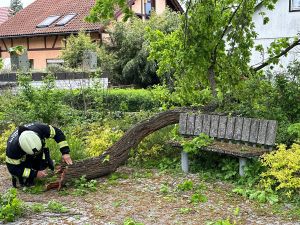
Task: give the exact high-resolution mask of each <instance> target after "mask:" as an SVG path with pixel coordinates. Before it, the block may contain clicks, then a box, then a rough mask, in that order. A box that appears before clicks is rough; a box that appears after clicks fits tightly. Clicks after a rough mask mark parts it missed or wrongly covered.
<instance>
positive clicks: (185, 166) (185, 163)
mask: <svg viewBox="0 0 300 225" xmlns="http://www.w3.org/2000/svg"><path fill="white" fill-rule="evenodd" d="M181 169H182V171H183V172H184V173H188V172H189V156H188V153H186V152H185V151H182V152H181Z"/></svg>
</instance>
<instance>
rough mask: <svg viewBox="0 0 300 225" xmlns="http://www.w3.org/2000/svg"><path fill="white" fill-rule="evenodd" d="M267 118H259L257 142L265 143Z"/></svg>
mask: <svg viewBox="0 0 300 225" xmlns="http://www.w3.org/2000/svg"><path fill="white" fill-rule="evenodd" d="M268 122H269V121H268V120H261V121H260V123H259V130H258V138H257V143H258V144H262V145H264V144H266V136H267V129H268Z"/></svg>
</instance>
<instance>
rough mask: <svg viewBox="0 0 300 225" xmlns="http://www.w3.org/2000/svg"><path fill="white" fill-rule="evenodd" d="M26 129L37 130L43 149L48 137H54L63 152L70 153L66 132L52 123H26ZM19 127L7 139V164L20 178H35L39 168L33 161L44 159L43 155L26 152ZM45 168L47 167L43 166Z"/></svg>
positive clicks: (11, 171) (10, 170) (12, 172)
mask: <svg viewBox="0 0 300 225" xmlns="http://www.w3.org/2000/svg"><path fill="white" fill-rule="evenodd" d="M24 129H26V130H31V131H34V132H36V133H37V134H38V135H39V137H40V138H41V140H42V145H43V146H42V149H43V148H44V146H45V139H46V138H53V139H54V140H55V141H56V142H57V143H58V145H59V147H60V151H61V153H62V154H63V155H64V154H69V152H70V150H69V146H68V143H67V142H66V138H65V135H64V133H63V132H62V131H61V130H60V129H58V128H56V127H54V126H51V125H46V124H42V123H30V124H26V125H24ZM19 134H20V131H19V129H17V130H15V131H14V132H13V133H12V134H11V136H10V137H9V138H8V141H7V148H6V165H7V168H8V171H9V172H10V173H11V175H13V176H15V177H18V178H25V179H27V178H28V179H33V178H35V177H36V176H37V172H38V170H39V169H38V168H37V167H36V166H33V164H32V161H34V160H36V158H38V159H42V157H43V156H42V155H43V154H40V155H41V156H40V157H38V156H33V155H28V154H26V153H25V152H24V151H23V150H22V149H21V147H20V145H19ZM43 169H45V168H43Z"/></svg>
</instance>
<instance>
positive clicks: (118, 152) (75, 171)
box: [46, 109, 187, 190]
mask: <svg viewBox="0 0 300 225" xmlns="http://www.w3.org/2000/svg"><path fill="white" fill-rule="evenodd" d="M184 111H187V110H186V109H177V110H169V111H165V112H162V113H159V114H157V115H155V116H153V117H151V118H150V119H147V120H144V121H142V122H140V123H138V124H137V125H135V126H134V127H132V128H131V129H129V130H128V131H127V132H126V133H125V134H124V135H123V136H122V138H121V139H120V140H119V141H117V142H116V143H115V144H113V145H112V146H111V147H110V148H108V149H107V150H106V151H105V152H104V153H103V154H102V155H101V156H98V157H95V158H89V159H84V160H80V161H75V162H74V164H73V165H69V166H66V165H65V164H64V165H61V167H60V170H59V173H60V174H61V176H60V179H59V180H58V181H56V182H53V183H50V184H48V185H47V187H46V189H47V190H49V189H54V188H57V189H58V190H59V189H60V188H61V187H62V186H63V185H64V184H66V183H67V182H70V181H72V180H73V179H75V178H80V177H82V176H85V177H86V179H88V180H90V179H94V178H99V177H101V176H105V175H108V174H110V173H112V172H114V171H115V170H116V169H117V168H118V167H119V166H120V165H122V164H124V163H125V162H126V160H127V159H128V157H129V152H130V150H131V149H132V148H135V147H136V146H137V145H138V144H139V143H140V142H141V141H142V140H143V139H144V138H145V137H146V136H148V135H149V134H151V133H153V132H155V131H157V130H159V129H161V128H163V127H166V126H168V125H171V124H175V123H178V121H179V114H180V113H181V112H184Z"/></svg>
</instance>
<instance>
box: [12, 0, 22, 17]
mask: <svg viewBox="0 0 300 225" xmlns="http://www.w3.org/2000/svg"><path fill="white" fill-rule="evenodd" d="M10 9H11V13H10V14H11V15H16V13H17V12H19V11H20V10H21V9H23V4H22V1H21V0H10Z"/></svg>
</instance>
